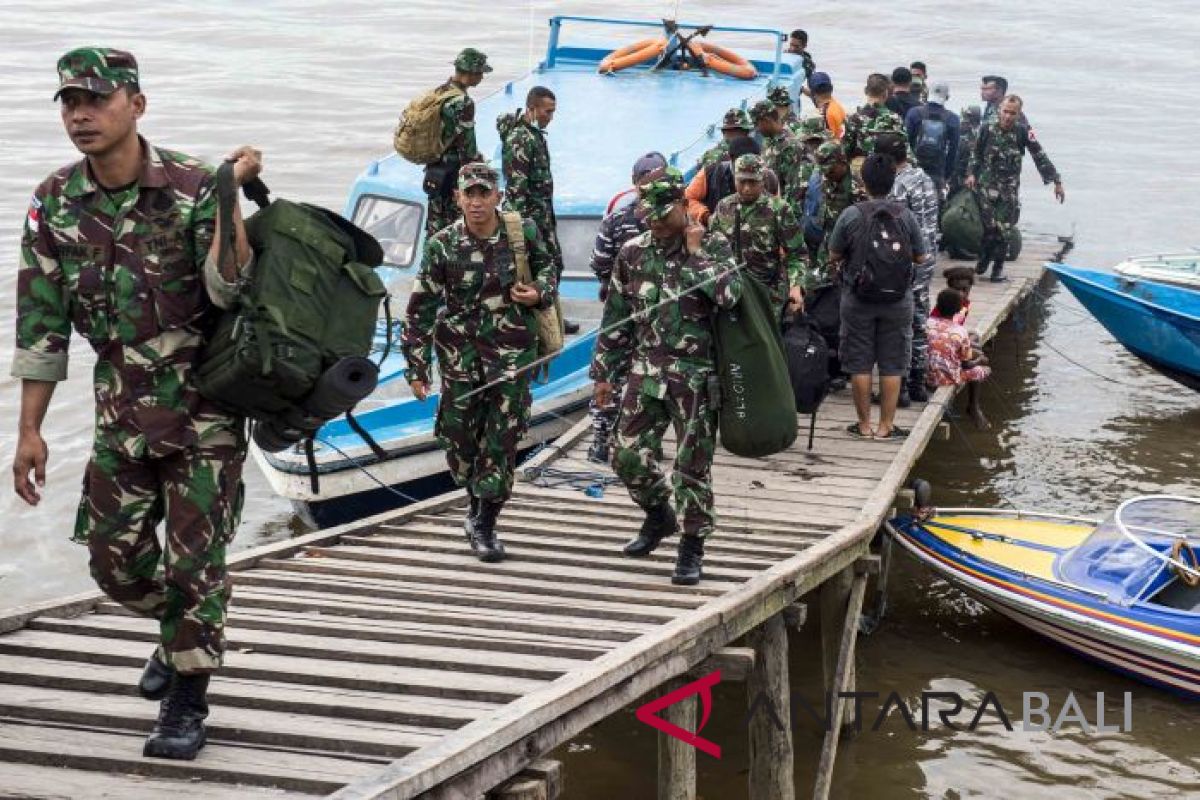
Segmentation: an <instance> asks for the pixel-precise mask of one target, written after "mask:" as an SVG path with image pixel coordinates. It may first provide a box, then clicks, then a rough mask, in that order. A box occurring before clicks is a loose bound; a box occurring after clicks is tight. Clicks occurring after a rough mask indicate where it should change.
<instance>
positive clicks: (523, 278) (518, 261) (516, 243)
mask: <svg viewBox="0 0 1200 800" xmlns="http://www.w3.org/2000/svg"><path fill="white" fill-rule="evenodd" d="M500 219H502V220H503V221H504V231H505V233H506V234H508V246H509V247H510V248H512V252H513V262H514V263H515V266H516V268H517V280H518V281H520V282H521V283H523V284H525V285H527V286H529V285H532V284H533V270H532V269H531V268H530V266H529V248H528V247H527V246H526V244H525V225H524V223H523V222H522V221H521V215H520V214H517V213H516V212H514V211H504V212H501V214H500ZM533 313H534V316H535V317H536V319H537V340H538V357H539V358H542V357H545V356H549V355H554V354H555V353H557V352H558V351H559V350H562V348H563V324H562V310H561V309H560V308H559V305H558V298H557V297H555V298H554V303H553V304H551V306H550V307H549V308H539V309H534V312H533Z"/></svg>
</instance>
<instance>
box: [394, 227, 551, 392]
mask: <svg viewBox="0 0 1200 800" xmlns="http://www.w3.org/2000/svg"><path fill="white" fill-rule="evenodd" d="M524 231H525V242H526V250H527V251H528V253H529V268H530V271H531V272H532V274H533V283H534V285H535V286H536V287H537V288H538V290H539V291H540V292H541V294H542V308H549V306H550V304H551V303H552V302H553V301H554V294H555V292H556V291H557V289H558V281H557V278H556V277H555V270H554V269H553V267H552V264H553V262H552V260H551V257H550V254H549V253H548V252H547V250H546V246H545V243H544V242H543V240H542V238H541V236H540V235H539V234H538V232H537V226H536V225H534V224H533V223H532V222H531V221H530V220H528V219H526V220H524ZM515 282H516V263H515V261H514V259H513V254H512V250H511V248H510V247H509V244H508V234H507V233H506V231H505V229H504V223H503V222H501V223H500V225H499V226H498V227H497V229H496V232H495V233H494V234H493V235H492V236H491V238H489V239H487V240H481V239H476V238H475V237H474V236H472V235H471V233H470V232H469V231H468V230H467V225H466V222H464V221H463V220H462V219H461V218H460V219H459V220H457V221H456V222H454V223H453V224H452V225H450V226H448V227H446V228H443V229H442V230H440V231H438V232H437V233H436V234H434V235H433V236H432V237H430V238H429V239H428V240H427V241H426V243H425V255H424V258H423V259H422V261H421V271H420V273H419V274H418V275H417V278H416V280H415V281H414V282H413V289H412V294H411V295H409V298H408V311H407V313H406V317H405V322H404V332H403V333H402V334H401V337H400V349H401V351H402V352H403V353H404V358H405V360H406V361H407V363H408V367H407V368H406V369H405V370H404V375H405V377H406V378H407V379H408V380H410V381H411V380H421V381H428V380H429V378H430V357H431V351H432V350H433V348H434V347H435V346H436V348H437V359H438V371H439V372H440V373H441V375H442V377H443V378H444V379H446V380H454V381H471V382H475V383H478V384H483V383H488V382H491V381H493V380H496V379H497V378H500V377H502V376H504V375H512V374H514V373H515V372H516V370H518V369H520V368H522V367H525V366H527V365H529V364H530V363H532V362H533V361H534V359H535V358H536V357H537V328H536V327H535V324H536V323H535V319H534V313H533V310H532V309H529V308H526V307H525V306H523V305H520V304H519V303H514V302H512V300H511V298H510V297H509V293H508V290H509V289H510V288H511V287H512V285H513V284H514V283H515Z"/></svg>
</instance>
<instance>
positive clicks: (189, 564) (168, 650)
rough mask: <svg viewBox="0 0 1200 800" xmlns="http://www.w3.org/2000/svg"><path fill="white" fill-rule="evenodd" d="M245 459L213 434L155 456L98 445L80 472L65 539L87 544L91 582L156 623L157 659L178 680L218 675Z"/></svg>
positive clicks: (225, 437)
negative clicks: (229, 551) (228, 562)
mask: <svg viewBox="0 0 1200 800" xmlns="http://www.w3.org/2000/svg"><path fill="white" fill-rule="evenodd" d="M245 457H246V445H245V441H244V438H243V436H242V435H241V433H240V431H237V430H231V429H221V430H218V431H216V432H213V433H211V434H210V435H208V436H206V437H205V438H204V439H203V440H202V441H201V442H200V444H198V445H196V446H195V447H192V448H188V449H185V450H181V451H179V452H176V453H173V454H171V455H168V456H164V457H159V458H130V457H128V456H127V455H125V454H123V453H121V452H119V451H117V450H113V449H110V448H107V447H104V446H102V445H101V444H100V443H97V444H96V446H95V447H94V449H93V451H92V457H91V460H90V461H89V462H88V464H87V468H86V469H85V470H84V474H83V498H82V499H81V500H80V502H79V511H78V513H77V514H76V520H75V534H74V537H73V538H74V540H75V541H77V542H80V543H86V544H87V547H88V552H89V554H90V560H89V566H90V568H91V572H92V577H93V578H94V579H95V581H96V583H97V585H99V587H100V588H101V589H102V590H104V592H105V594H107V595H108V596H109V597H111V598H112V599H113V600H115V601H116V602H118V603H120V604H121V605H123V606H124V607H125V608H128V609H129V610H131V611H135V612H137V613H138V614H143V615H145V616H148V617H154V618H155V619H157V620H158V621H159V631H160V636H161V640H160V644H159V650H158V655H159V658H160V659H162V660H163V661H164V662H166V663H168V664H171V665H172V666H174V667H175V669H177V670H178V671H179V672H181V673H184V674H190V673H198V672H211V671H213V670H215V669H217V668H218V667H220V666H221V659H222V656H223V654H224V652H225V618H226V614H227V610H228V607H229V599H230V595H231V587H230V582H229V577H228V574H227V572H226V568H225V548H226V547H227V546H228V545H229V543H230V542H231V541H232V540H233V535H234V533H235V532H236V530H237V524H238V519H239V517H240V515H241V510H242V496H243V488H242V464H243V463H244V461H245ZM164 520H165V522H166V524H165V525H164V529H165V532H164V536H163V544H160V543H159V540H158V537H157V536H156V534H155V530H156V528H157V527H158V524H159V522H160V521H164ZM160 562H161V566H162V571H161V572H160V571H159V566H160Z"/></svg>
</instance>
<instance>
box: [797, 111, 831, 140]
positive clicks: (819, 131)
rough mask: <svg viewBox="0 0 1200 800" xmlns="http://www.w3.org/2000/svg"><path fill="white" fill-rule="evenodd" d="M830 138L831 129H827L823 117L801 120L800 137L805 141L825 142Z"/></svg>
mask: <svg viewBox="0 0 1200 800" xmlns="http://www.w3.org/2000/svg"><path fill="white" fill-rule="evenodd" d="M828 136H829V129H828V128H826V127H825V119H824V118H823V117H805V118H804V119H802V120H800V137H801V138H802V139H803V140H804V141H806V142H807V141H811V140H813V139H820V140H822V141H823V140H825V139H826V138H827V137H828Z"/></svg>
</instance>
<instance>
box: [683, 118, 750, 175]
mask: <svg viewBox="0 0 1200 800" xmlns="http://www.w3.org/2000/svg"><path fill="white" fill-rule="evenodd" d="M752 130H754V123H753V122H751V121H750V115H749V114H747V113H746V112H745V110H743V109H740V108H731V109H729V110H728V111H726V112H725V116H724V117H723V118H722V119H721V141H719V142H717V143H716V144H715V145H713V146H712V147H710V148H709V149H708V150H706V151H705V152H704V155H702V156H700V160H699V161H697V162H696V169H695V170H694V171H696V172H700V171H701V170H703V169H704V168H705V167H711V166H712V165H713V164H716V163H718V162H720V161H723V160H725V159H726V158H728V157H729V142H730V141H731V140H733V139H736V138H738V137H739V136H749V135H750V131H752Z"/></svg>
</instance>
